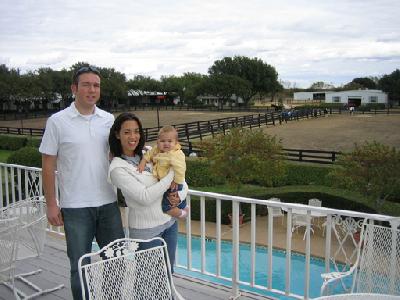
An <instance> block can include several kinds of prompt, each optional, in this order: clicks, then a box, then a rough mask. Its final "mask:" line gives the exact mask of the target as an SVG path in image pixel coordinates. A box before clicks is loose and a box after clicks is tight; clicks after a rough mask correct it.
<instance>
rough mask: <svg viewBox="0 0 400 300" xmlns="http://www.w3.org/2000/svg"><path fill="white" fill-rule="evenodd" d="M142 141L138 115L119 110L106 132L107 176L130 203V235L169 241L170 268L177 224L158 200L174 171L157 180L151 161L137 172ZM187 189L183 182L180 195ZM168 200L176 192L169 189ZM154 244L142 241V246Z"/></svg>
mask: <svg viewBox="0 0 400 300" xmlns="http://www.w3.org/2000/svg"><path fill="white" fill-rule="evenodd" d="M144 142H145V137H144V134H143V127H142V123H141V122H140V120H139V118H138V117H137V116H135V115H134V114H132V113H122V114H120V115H119V116H118V117H117V118H116V119H115V121H114V124H113V126H112V127H111V130H110V136H109V144H110V152H111V155H112V156H113V160H112V161H111V164H110V169H109V180H110V182H111V183H112V184H113V185H115V186H116V187H117V188H119V189H120V190H121V192H122V194H123V195H124V197H125V201H126V204H127V205H128V207H129V218H128V219H129V237H131V238H135V239H150V238H153V237H162V238H163V239H164V240H165V241H166V243H167V245H168V256H169V259H170V263H171V268H172V266H173V265H174V262H175V251H176V246H177V239H178V225H177V223H176V220H175V219H174V218H171V217H170V216H169V215H167V214H165V213H163V211H162V208H161V201H162V197H163V194H164V193H165V191H167V190H168V188H169V187H170V185H171V182H172V181H173V179H174V172H173V171H172V170H170V171H169V173H168V174H167V175H166V176H165V177H164V178H162V179H161V180H160V181H157V179H156V178H155V177H154V176H153V174H152V170H151V164H148V165H146V168H145V170H144V171H143V172H142V173H139V171H138V170H137V167H138V165H139V162H140V160H141V158H142V155H143V152H142V150H143V147H144ZM187 190H188V187H187V185H185V186H184V193H183V195H182V194H181V193H180V195H181V196H184V197H186V194H187ZM184 197H182V199H184ZM169 200H170V202H171V204H172V205H177V204H178V203H179V202H180V199H179V197H178V194H177V193H176V192H175V193H170V195H169ZM153 245H154V244H153ZM153 245H148V243H147V244H146V246H144V245H143V244H142V245H141V249H143V248H144V247H146V248H148V247H150V246H153ZM172 271H173V270H172Z"/></svg>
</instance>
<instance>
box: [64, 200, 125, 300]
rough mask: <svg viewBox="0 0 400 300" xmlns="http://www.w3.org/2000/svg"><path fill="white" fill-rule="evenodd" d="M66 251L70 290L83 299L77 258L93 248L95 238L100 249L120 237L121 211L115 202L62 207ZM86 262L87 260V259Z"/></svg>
mask: <svg viewBox="0 0 400 300" xmlns="http://www.w3.org/2000/svg"><path fill="white" fill-rule="evenodd" d="M61 213H62V216H63V218H64V230H65V238H66V241H67V254H68V258H69V262H70V265H71V290H72V295H73V297H74V300H80V299H82V290H81V284H80V279H79V271H78V260H79V258H80V257H81V256H82V255H84V254H86V253H90V252H91V251H92V241H93V238H94V237H95V238H96V241H97V243H98V244H99V247H100V248H102V247H104V246H105V245H107V244H109V243H110V242H112V241H114V240H116V239H119V238H123V237H124V231H123V228H122V221H121V214H120V211H119V208H118V205H117V202H114V203H111V204H106V205H103V206H99V207H83V208H62V209H61ZM86 263H88V261H87V262H86Z"/></svg>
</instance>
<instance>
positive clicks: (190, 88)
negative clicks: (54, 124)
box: [0, 56, 283, 112]
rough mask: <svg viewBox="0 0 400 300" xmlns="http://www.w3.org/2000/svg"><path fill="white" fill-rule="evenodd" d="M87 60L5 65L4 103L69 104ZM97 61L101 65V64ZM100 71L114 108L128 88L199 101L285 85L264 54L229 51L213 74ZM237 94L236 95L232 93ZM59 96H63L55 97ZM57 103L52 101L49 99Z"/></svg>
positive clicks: (0, 72) (22, 107) (106, 102)
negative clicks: (61, 65)
mask: <svg viewBox="0 0 400 300" xmlns="http://www.w3.org/2000/svg"><path fill="white" fill-rule="evenodd" d="M88 65H89V64H88V63H86V62H78V63H76V64H74V65H72V66H71V67H70V68H68V69H62V70H60V71H56V70H52V69H51V68H40V69H38V70H36V71H30V72H27V73H26V74H21V72H20V70H19V69H14V68H8V67H7V66H6V65H4V64H3V65H0V107H1V109H2V111H10V110H12V107H13V106H15V108H16V110H17V111H25V112H26V111H28V110H30V109H37V110H39V109H42V110H46V109H49V108H50V106H51V107H54V106H56V107H55V108H57V106H59V107H58V108H60V107H65V106H66V105H68V104H69V103H70V102H71V101H72V94H71V91H70V84H71V78H72V75H73V73H74V72H75V71H76V70H78V69H79V68H80V67H82V66H88ZM96 67H97V66H96ZM97 68H98V70H99V71H100V74H101V77H102V81H101V98H100V103H99V104H100V106H101V107H103V108H105V109H111V108H113V107H116V106H117V105H121V104H122V105H126V106H130V99H129V98H128V91H131V90H134V91H135V92H136V95H139V97H140V96H142V97H146V94H145V93H144V92H161V93H162V94H163V95H164V96H165V97H164V98H163V99H174V98H179V99H180V103H181V104H196V102H198V100H197V96H199V95H213V96H217V97H218V98H219V99H220V100H222V101H221V102H222V103H223V102H224V104H226V103H229V102H230V101H231V102H235V101H236V102H237V101H238V99H239V98H241V99H242V100H243V103H244V105H247V104H248V103H249V101H250V99H251V98H252V97H253V96H254V95H256V94H260V95H269V94H274V93H276V92H277V91H280V90H282V89H283V87H282V85H281V84H280V83H279V81H278V73H277V72H276V70H275V68H274V67H273V66H271V65H269V64H267V63H265V62H263V61H262V60H261V59H258V58H248V57H244V56H235V57H233V58H232V57H225V58H224V59H221V60H217V61H215V62H214V64H213V65H212V66H211V67H210V68H209V70H208V74H207V75H203V74H199V73H185V74H183V75H182V76H175V75H171V76H162V77H161V78H160V79H159V80H157V79H154V78H151V77H149V76H144V75H137V76H135V77H134V78H132V79H129V80H127V78H126V76H125V74H123V73H121V72H118V71H116V70H115V69H114V68H103V67H97ZM232 95H235V96H236V98H233V99H232ZM54 100H57V101H54ZM49 104H51V105H49Z"/></svg>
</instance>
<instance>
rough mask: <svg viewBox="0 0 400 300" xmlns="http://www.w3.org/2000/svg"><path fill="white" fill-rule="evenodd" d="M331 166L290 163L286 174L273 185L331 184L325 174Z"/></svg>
mask: <svg viewBox="0 0 400 300" xmlns="http://www.w3.org/2000/svg"><path fill="white" fill-rule="evenodd" d="M331 169H332V168H331V167H328V166H324V167H321V166H318V165H300V164H295V163H291V164H288V166H287V171H286V174H285V176H284V177H283V178H281V179H280V180H277V181H276V182H275V184H274V186H285V185H311V184H312V185H325V186H331V181H330V180H329V177H328V176H327V175H328V174H329V172H330V171H331Z"/></svg>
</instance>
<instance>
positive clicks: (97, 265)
mask: <svg viewBox="0 0 400 300" xmlns="http://www.w3.org/2000/svg"><path fill="white" fill-rule="evenodd" d="M157 240H159V241H160V243H161V246H155V247H151V248H149V249H145V250H138V249H139V243H149V242H152V241H157ZM78 266H79V276H80V280H81V286H82V296H83V299H86V298H85V297H86V294H87V295H88V296H89V299H118V300H125V299H130V300H136V299H141V300H143V299H149V300H150V299H157V300H163V299H177V300H179V299H182V300H183V298H182V296H181V295H180V294H179V293H178V292H177V291H176V289H175V286H174V283H173V280H172V273H171V266H170V262H169V258H168V252H167V245H166V243H165V241H164V240H163V239H161V238H153V239H151V240H138V239H130V238H123V239H118V240H115V241H114V242H111V243H110V244H108V245H107V246H104V247H103V248H102V249H100V250H99V251H97V252H95V253H88V254H85V255H83V256H82V257H81V258H80V259H79V262H78Z"/></svg>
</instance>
